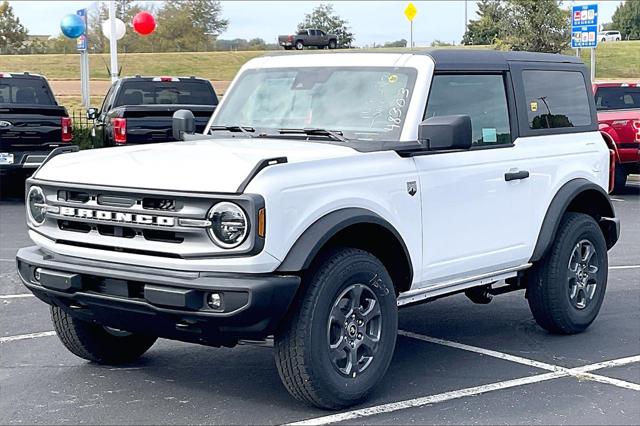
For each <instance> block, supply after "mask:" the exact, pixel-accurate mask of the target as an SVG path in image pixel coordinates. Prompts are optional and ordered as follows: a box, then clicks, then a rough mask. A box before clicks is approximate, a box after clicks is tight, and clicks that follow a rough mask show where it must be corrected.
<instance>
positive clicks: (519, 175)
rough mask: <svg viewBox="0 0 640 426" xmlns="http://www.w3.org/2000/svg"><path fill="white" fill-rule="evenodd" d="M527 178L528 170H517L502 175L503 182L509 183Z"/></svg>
mask: <svg viewBox="0 0 640 426" xmlns="http://www.w3.org/2000/svg"><path fill="white" fill-rule="evenodd" d="M528 177H529V171H528V170H518V171H517V172H507V173H505V174H504V180H505V181H507V182H510V181H512V180H521V179H527V178H528Z"/></svg>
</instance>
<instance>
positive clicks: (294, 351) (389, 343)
mask: <svg viewBox="0 0 640 426" xmlns="http://www.w3.org/2000/svg"><path fill="white" fill-rule="evenodd" d="M324 259H325V260H324V261H322V262H320V263H319V265H318V266H317V267H316V268H314V270H313V271H311V272H310V274H309V278H308V279H305V280H303V288H302V289H301V291H300V294H299V295H298V296H297V298H296V300H295V301H294V304H293V306H292V308H291V310H290V313H289V314H288V315H287V318H286V319H285V321H283V324H284V326H283V327H282V328H281V329H280V330H278V331H277V332H276V335H275V358H276V365H277V368H278V373H279V374H280V378H281V379H282V382H283V383H284V385H285V387H286V388H287V390H288V391H289V393H290V394H291V395H292V396H293V397H295V398H296V399H298V400H300V401H302V402H305V403H308V404H311V405H314V406H316V407H319V408H323V409H340V408H344V407H348V406H350V405H354V404H357V403H359V402H361V401H363V400H364V399H365V398H366V397H367V396H368V395H369V394H370V393H371V391H372V390H373V388H374V387H375V385H376V384H377V383H378V382H379V381H380V380H381V379H382V378H383V376H384V374H385V372H386V371H387V368H388V367H389V363H390V362H391V358H392V356H393V351H394V347H395V342H396V335H397V327H398V325H397V323H398V313H397V305H396V295H395V290H394V287H393V283H392V281H391V277H390V276H389V273H388V272H387V270H386V269H385V267H384V265H383V264H382V263H381V262H380V261H379V260H378V259H377V258H376V257H374V256H373V255H372V254H370V253H368V252H366V251H363V250H359V249H353V248H341V249H336V250H334V251H332V252H330V253H328V254H327V256H325V257H324ZM354 283H357V284H354ZM358 284H362V285H363V286H364V287H366V289H365V290H364V291H372V292H375V297H376V298H377V300H378V301H379V305H378V306H379V307H380V311H381V313H380V319H381V323H380V324H381V325H380V326H379V327H380V340H379V343H378V347H377V351H376V352H375V355H374V356H373V360H372V361H371V362H370V363H369V364H368V367H365V368H366V369H364V370H363V371H362V372H360V374H359V375H357V376H356V377H351V376H346V375H344V374H341V373H340V372H339V371H338V369H337V368H336V367H335V365H334V364H333V363H332V361H331V360H330V356H329V352H330V350H329V346H328V345H329V340H330V339H331V337H330V332H328V330H329V329H330V327H331V326H330V325H329V328H327V327H328V326H327V322H328V321H330V320H329V318H330V315H331V312H333V311H332V309H335V304H334V302H335V301H336V300H337V299H339V298H340V295H341V294H343V293H342V292H344V291H348V289H349V288H352V287H353V286H354V285H358ZM345 289H346V290H345ZM368 294H372V293H368ZM365 300H366V298H365ZM345 328H346V323H345ZM357 353H358V351H356V354H357ZM358 359H360V358H358Z"/></svg>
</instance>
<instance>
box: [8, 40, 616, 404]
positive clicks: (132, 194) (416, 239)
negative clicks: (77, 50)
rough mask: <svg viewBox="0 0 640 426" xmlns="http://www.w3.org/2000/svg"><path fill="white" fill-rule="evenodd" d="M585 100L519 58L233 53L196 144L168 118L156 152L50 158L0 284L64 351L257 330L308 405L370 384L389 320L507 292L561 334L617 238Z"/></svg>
mask: <svg viewBox="0 0 640 426" xmlns="http://www.w3.org/2000/svg"><path fill="white" fill-rule="evenodd" d="M590 87H591V85H590V81H589V77H588V74H587V72H586V69H585V66H584V65H583V64H582V62H580V61H579V60H578V59H576V58H574V57H569V56H560V55H549V54H536V53H526V52H513V53H505V52H496V51H468V50H459V51H458V50H455V51H451V50H435V51H430V52H425V53H422V54H420V53H344V54H342V53H338V54H308V55H287V56H271V57H263V58H258V59H254V60H252V61H250V62H248V63H247V64H246V65H245V66H243V67H242V69H241V70H240V72H239V73H238V75H237V77H236V78H235V80H234V81H233V83H232V85H231V87H230V88H229V90H228V92H227V93H226V94H225V96H224V98H223V100H222V102H221V103H220V105H219V107H218V109H217V110H216V111H215V113H214V114H213V116H212V117H211V119H210V121H209V123H208V125H207V128H206V129H205V132H204V134H194V133H193V128H194V124H193V123H194V121H193V115H192V114H191V113H190V112H189V111H184V110H182V111H178V112H177V113H176V115H175V116H174V123H173V125H174V128H173V131H174V135H175V137H176V140H178V141H177V142H172V143H164V144H147V145H138V146H129V147H127V146H123V147H115V148H106V149H99V150H88V151H82V152H72V153H68V152H65V149H61V150H60V149H59V150H58V151H57V152H55V153H52V154H51V155H50V156H49V158H48V159H47V161H46V162H45V163H44V164H43V165H42V166H41V167H40V168H39V169H38V171H37V172H36V173H35V175H34V176H33V177H32V178H31V179H29V180H28V183H27V196H26V207H27V220H28V226H29V235H30V237H31V239H32V240H33V242H34V243H35V246H33V247H28V248H24V249H21V250H20V251H19V252H18V255H17V265H18V271H19V273H20V276H21V278H22V281H23V282H24V285H26V286H27V287H28V288H29V290H31V291H32V292H33V293H34V294H35V295H36V296H37V297H38V298H40V299H42V300H43V301H44V302H46V303H48V304H50V305H51V314H52V318H53V324H54V326H55V330H56V332H57V334H58V336H59V338H60V340H61V341H62V343H63V344H64V345H65V346H66V347H67V348H68V349H69V350H70V351H71V352H73V353H74V354H76V355H78V356H80V357H82V358H85V359H87V360H90V361H93V362H97V363H106V364H114V363H123V362H131V361H133V360H135V359H136V358H137V357H139V356H141V355H142V354H143V353H144V352H145V351H146V350H148V349H149V348H150V347H151V345H152V344H153V343H154V341H155V340H156V339H157V338H158V337H162V338H168V339H175V340H181V341H186V342H194V343H201V344H205V345H210V346H233V345H235V344H236V343H238V342H239V341H247V340H251V341H256V340H258V341H261V340H266V339H270V338H271V337H273V341H274V347H275V358H276V364H277V369H278V372H279V373H280V377H281V378H282V381H283V383H284V385H285V386H286V388H287V390H288V391H289V392H290V393H291V394H292V395H293V396H294V397H296V398H298V399H300V400H302V401H305V402H307V403H310V404H313V405H316V406H318V407H323V408H328V409H337V408H341V407H346V406H349V405H351V404H355V403H358V402H360V401H363V400H364V399H365V398H366V397H367V395H368V394H369V393H370V392H371V391H372V389H373V388H374V386H375V385H376V384H377V383H378V382H380V381H381V380H382V378H383V377H384V374H385V371H386V370H387V368H388V366H389V363H390V361H391V357H392V354H393V351H394V346H395V343H396V333H397V315H398V307H401V306H406V305H409V304H415V303H420V302H428V301H430V300H434V299H436V298H439V297H442V296H445V295H450V294H455V293H460V292H465V293H466V294H467V296H468V297H469V298H470V299H471V300H473V301H474V302H477V303H488V302H489V301H490V300H491V298H492V297H493V296H494V295H497V294H501V293H505V292H508V291H516V290H524V292H523V293H524V295H525V297H526V298H527V300H528V302H529V305H530V307H531V311H532V313H533V317H534V318H535V320H536V321H537V322H538V324H539V325H540V326H542V327H543V328H545V329H546V330H548V331H550V332H552V333H563V334H570V333H578V332H581V331H583V330H584V329H586V328H587V327H588V326H589V324H591V322H592V321H593V320H594V319H595V317H596V316H597V314H598V311H599V309H600V306H601V304H602V301H603V298H604V293H605V289H606V285H607V250H609V249H610V248H611V247H612V246H613V245H614V244H615V243H616V241H617V239H618V236H619V221H618V219H617V218H616V217H615V213H614V210H613V207H612V204H611V202H610V200H609V197H608V188H609V187H610V185H611V183H612V179H611V161H612V159H613V157H612V156H611V155H610V152H609V150H608V149H607V147H606V145H605V143H604V141H603V139H602V137H601V135H600V133H599V131H598V121H597V118H596V108H595V105H594V99H593V96H592V94H591V93H590ZM229 362H233V360H232V359H230V360H229Z"/></svg>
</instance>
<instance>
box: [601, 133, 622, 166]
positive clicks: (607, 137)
mask: <svg viewBox="0 0 640 426" xmlns="http://www.w3.org/2000/svg"><path fill="white" fill-rule="evenodd" d="M600 134H601V135H602V139H604V142H605V143H606V144H607V148H609V149H612V150H613V152H614V153H615V155H616V164H620V153H619V152H618V144H616V140H617V135H618V133H617V132H616V131H615V129H614V128H613V127H611V126H609V125H602V124H601V125H600Z"/></svg>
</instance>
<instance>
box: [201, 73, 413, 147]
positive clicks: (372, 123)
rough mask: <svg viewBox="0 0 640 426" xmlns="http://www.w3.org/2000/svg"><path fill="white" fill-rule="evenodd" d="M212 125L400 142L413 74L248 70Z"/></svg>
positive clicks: (234, 87)
mask: <svg viewBox="0 0 640 426" xmlns="http://www.w3.org/2000/svg"><path fill="white" fill-rule="evenodd" d="M238 78H239V79H238V81H237V82H236V83H235V84H234V86H233V89H232V90H231V91H230V92H229V93H228V94H227V95H226V97H227V99H225V101H224V103H223V104H222V105H221V106H220V109H219V111H218V112H217V113H216V115H215V118H214V120H213V123H212V126H244V127H251V128H255V129H259V130H260V131H261V132H264V133H267V134H269V133H277V132H278V130H280V129H308V128H315V129H325V130H330V131H335V132H341V134H343V135H344V136H345V137H346V138H348V139H360V140H384V141H394V140H396V141H397V140H398V139H399V138H400V133H401V130H402V125H403V123H404V119H405V116H406V112H407V108H408V105H409V100H410V99H411V95H412V94H413V86H414V83H415V78H416V70H415V69H413V68H388V67H387V68H381V67H314V68H285V69H283V68H273V69H256V70H248V71H246V72H244V73H242V75H240V76H239V77H238Z"/></svg>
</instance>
